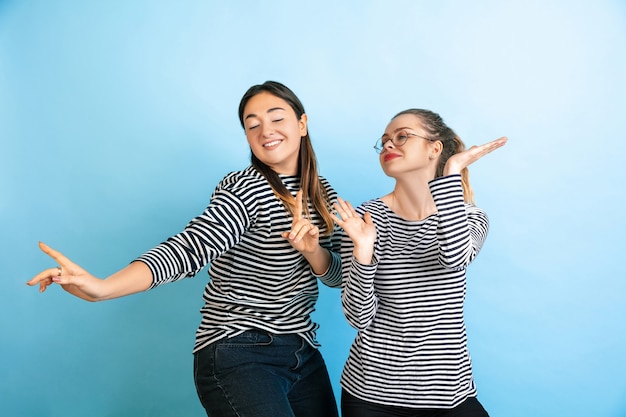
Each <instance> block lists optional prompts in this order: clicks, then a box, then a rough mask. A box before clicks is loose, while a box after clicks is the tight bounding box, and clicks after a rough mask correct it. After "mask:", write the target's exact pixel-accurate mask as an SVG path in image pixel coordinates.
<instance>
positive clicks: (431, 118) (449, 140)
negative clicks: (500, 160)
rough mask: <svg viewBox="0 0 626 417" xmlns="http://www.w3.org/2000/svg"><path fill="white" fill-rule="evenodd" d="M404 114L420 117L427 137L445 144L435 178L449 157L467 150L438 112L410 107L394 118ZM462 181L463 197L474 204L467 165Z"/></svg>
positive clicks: (439, 175)
mask: <svg viewBox="0 0 626 417" xmlns="http://www.w3.org/2000/svg"><path fill="white" fill-rule="evenodd" d="M403 114H412V115H414V116H416V117H418V118H419V119H420V120H421V122H422V125H423V127H424V129H425V130H426V132H427V136H428V137H427V139H428V140H430V141H431V142H436V141H439V142H441V144H442V145H443V151H442V152H441V155H440V156H439V161H438V162H437V171H436V173H435V178H439V177H441V176H443V169H444V167H445V166H446V162H448V159H449V158H450V157H451V156H452V155H454V154H457V153H459V152H463V151H464V150H465V144H464V143H463V141H462V140H461V138H459V136H458V135H457V134H456V133H455V132H454V130H452V129H451V128H450V127H448V125H446V123H445V122H444V121H443V119H442V118H441V116H439V115H438V114H437V113H435V112H432V111H430V110H425V109H408V110H404V111H401V112H400V113H398V114H396V115H395V116H394V117H393V118H392V120H393V119H395V118H396V117H398V116H401V115H403ZM461 183H462V184H463V199H464V200H465V202H466V203H470V204H474V192H473V191H472V187H471V186H470V182H469V170H468V169H467V167H465V168H463V169H462V170H461Z"/></svg>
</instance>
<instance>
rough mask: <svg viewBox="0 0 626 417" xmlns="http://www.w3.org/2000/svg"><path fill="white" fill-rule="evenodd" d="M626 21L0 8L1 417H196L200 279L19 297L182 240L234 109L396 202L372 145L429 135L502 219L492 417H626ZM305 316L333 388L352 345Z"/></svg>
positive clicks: (184, 2)
mask: <svg viewBox="0 0 626 417" xmlns="http://www.w3.org/2000/svg"><path fill="white" fill-rule="evenodd" d="M624 74H626V5H625V3H624V2H623V1H620V0H613V1H611V0H595V1H593V2H592V1H565V0H563V1H558V0H557V1H534V0H532V1H528V0H519V1H496V0H493V1H480V0H479V1H476V2H464V1H452V0H444V1H437V2H434V1H426V0H424V1H414V0H406V1H397V0H384V1H373V0H366V1H356V0H355V1H352V2H339V1H329V0H318V1H315V2H304V3H303V2H292V1H286V0H277V1H273V2H261V1H233V2H217V1H199V0H197V1H194V0H179V1H176V2H172V1H156V0H151V1H106V2H105V1H101V2H95V1H69V0H68V1H66V0H57V1H43V0H33V1H21V2H18V1H11V0H5V1H0V230H1V236H2V239H0V254H1V261H2V262H1V263H0V271H1V275H2V279H1V280H0V306H1V307H0V308H1V311H2V314H0V334H1V335H2V343H0V413H2V414H3V415H7V416H37V417H39V416H63V417H72V416H77V417H78V416H80V417H84V416H90V417H98V416H116V417H120V416H121V417H124V416H132V417H137V416H176V417H178V416H182V415H185V416H201V415H203V411H202V409H201V407H200V404H199V401H198V400H197V398H196V394H195V389H194V386H193V378H192V373H191V368H192V356H191V348H192V345H193V340H194V332H195V329H196V326H197V325H198V323H199V320H200V315H199V312H198V310H199V308H200V307H201V304H202V302H201V292H202V288H203V287H204V285H205V284H206V281H207V275H206V272H205V271H203V272H202V273H201V274H199V275H198V276H197V277H196V278H194V279H189V280H184V281H183V282H179V283H176V284H172V285H167V286H165V287H162V288H158V289H156V290H154V291H151V292H148V293H142V294H137V295H133V296H130V297H127V298H123V299H118V300H113V301H109V302H104V303H96V304H90V303H86V302H84V301H81V300H78V299H75V298H73V297H70V296H69V295H68V294H66V293H64V292H63V291H62V290H61V289H60V288H58V287H52V288H51V289H50V290H49V291H48V292H47V293H46V294H43V295H41V294H39V293H38V292H37V289H35V288H29V287H27V286H26V285H25V284H24V283H25V281H26V280H28V279H30V277H32V276H33V275H34V274H36V273H37V272H39V271H40V270H42V269H44V268H48V267H52V266H54V263H53V262H51V260H50V259H48V258H47V257H46V256H45V255H43V254H42V253H41V252H40V251H39V250H38V248H37V241H39V240H41V241H44V242H46V243H48V244H49V245H51V246H52V247H54V248H57V249H59V250H61V251H63V252H64V253H65V254H66V255H67V256H69V257H70V258H71V259H73V260H74V261H76V262H77V263H79V264H80V265H82V266H84V267H85V268H87V269H88V270H90V271H91V272H92V273H94V274H96V275H98V276H102V277H104V276H106V275H108V274H110V273H112V272H113V271H115V270H117V269H119V268H121V267H123V266H124V265H126V264H127V263H128V262H129V261H131V260H132V259H133V258H134V257H135V256H137V255H139V254H141V253H142V252H143V251H145V250H147V249H149V248H150V247H152V246H153V245H155V244H157V243H159V242H160V241H162V240H164V239H165V238H167V237H168V236H169V235H171V234H174V233H176V232H177V231H179V230H180V229H181V228H182V227H183V226H184V225H185V224H186V222H187V221H188V220H189V219H190V218H192V217H193V216H195V215H196V214H198V213H200V212H201V211H202V210H203V209H204V207H205V205H206V204H207V203H208V199H209V196H210V194H211V192H212V190H213V188H214V186H215V185H216V184H217V182H218V180H219V179H220V178H221V177H222V176H223V175H225V174H226V173H227V172H229V171H232V170H235V169H240V168H243V167H245V166H246V165H247V164H248V160H249V150H248V147H247V143H246V141H245V137H244V135H243V131H242V130H241V128H240V127H239V123H238V120H237V115H236V113H237V105H238V102H239V99H240V97H241V95H242V94H243V93H244V91H245V90H246V89H247V88H248V87H249V86H250V85H252V84H257V83H260V82H263V81H265V80H268V79H272V80H278V81H281V82H283V83H285V84H287V85H288V86H290V87H291V88H292V89H293V90H294V91H295V92H296V93H297V94H298V95H299V96H300V98H301V99H302V101H303V102H304V104H305V107H306V109H307V112H308V114H309V120H310V125H309V128H310V132H311V135H312V138H313V142H314V146H315V147H316V150H317V154H318V159H319V162H320V166H321V171H322V174H323V175H325V176H326V177H327V178H328V179H329V180H330V181H331V182H332V184H333V185H334V186H335V188H336V189H337V190H338V191H339V193H340V194H341V195H342V196H343V197H344V198H346V199H348V200H350V201H351V202H353V203H355V204H358V203H361V202H362V201H364V200H367V199H370V198H372V197H376V196H380V195H382V194H384V193H387V192H388V191H389V190H390V187H391V185H392V182H391V181H390V180H389V179H387V178H386V177H385V176H384V174H383V173H382V170H381V169H380V168H379V166H378V162H377V157H376V154H375V153H374V151H373V150H372V145H373V144H374V141H375V139H376V138H377V137H378V136H379V135H380V134H381V133H382V131H383V129H384V127H385V125H386V123H387V122H388V120H389V119H390V118H391V116H392V115H393V114H395V113H396V112H397V111H399V110H403V109H405V108H408V107H423V108H428V109H432V110H434V111H437V112H439V113H440V114H441V115H442V116H443V117H444V118H445V120H446V121H447V122H448V124H449V125H451V126H452V127H453V128H454V129H455V130H456V131H457V132H458V133H459V135H460V136H461V137H462V138H463V139H464V140H465V142H466V143H467V144H468V145H472V144H480V143H484V142H486V141H488V140H492V139H494V138H496V137H499V136H503V135H506V136H508V137H509V138H510V139H509V143H508V144H507V145H506V146H505V147H504V148H503V149H501V150H498V151H497V152H496V153H494V154H492V155H489V156H488V157H486V158H485V159H484V160H482V161H480V162H479V163H478V164H476V165H474V166H472V167H471V180H472V185H473V188H474V190H475V193H476V200H477V204H478V205H479V206H481V207H482V208H484V209H485V210H486V211H487V212H488V214H489V216H490V219H491V230H490V235H489V237H488V239H487V242H486V244H485V246H484V248H483V251H482V253H481V254H480V255H479V257H478V258H477V259H476V261H475V263H474V264H473V265H472V266H471V267H470V269H469V282H468V296H467V309H466V312H467V323H468V329H469V343H470V348H471V351H472V357H473V361H474V367H475V376H476V382H477V385H478V389H479V398H480V400H481V401H482V402H483V403H484V405H485V407H486V408H487V409H488V411H489V412H490V414H491V415H492V416H494V417H529V416H533V417H542V416H546V417H547V416H567V417H577V416H581V417H582V416H585V417H586V416H590V415H593V416H602V417H618V416H626V378H625V377H624V375H625V374H626V361H624V353H625V350H626V332H625V330H626V326H625V324H624V318H625V315H626V314H625V313H626V303H625V301H626V280H625V279H624V278H625V273H624V268H623V264H622V256H624V255H623V251H624V249H625V246H626V245H625V244H624V234H625V232H626V228H625V223H626V222H625V217H626V216H624V210H623V197H624V182H625V180H626V175H625V168H624V166H625V164H624V155H625V150H626V146H625V145H624V143H625V139H624V132H625V131H626V117H625V116H626V99H625V96H626V81H625V79H624ZM316 319H317V321H319V322H320V324H321V330H320V332H319V338H320V341H321V342H322V344H323V348H322V351H323V354H324V356H325V358H326V360H327V362H328V366H329V369H330V372H331V377H332V379H333V383H334V385H335V388H336V389H337V392H338V389H339V387H338V380H339V375H340V372H341V368H342V365H343V362H344V360H345V358H346V355H347V352H348V347H349V344H350V342H351V340H352V338H353V336H354V332H353V331H352V330H351V329H350V328H349V327H348V326H347V324H346V323H345V320H344V318H343V314H342V312H341V307H340V303H339V292H338V291H337V290H322V293H321V297H320V302H319V304H318V310H317V312H316Z"/></svg>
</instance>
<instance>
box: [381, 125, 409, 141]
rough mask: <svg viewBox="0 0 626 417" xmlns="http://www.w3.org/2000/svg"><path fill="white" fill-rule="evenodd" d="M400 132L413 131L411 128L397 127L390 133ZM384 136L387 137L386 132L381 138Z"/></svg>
mask: <svg viewBox="0 0 626 417" xmlns="http://www.w3.org/2000/svg"><path fill="white" fill-rule="evenodd" d="M400 130H414V129H413V128H412V127H399V128H397V129H394V130H393V132H392V133H396V132H398V131H400ZM384 136H389V134H388V133H387V132H385V133H383V134H382V136H381V138H382V137H384Z"/></svg>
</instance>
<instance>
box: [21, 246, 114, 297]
mask: <svg viewBox="0 0 626 417" xmlns="http://www.w3.org/2000/svg"><path fill="white" fill-rule="evenodd" d="M39 248H40V249H41V250H42V251H43V252H44V253H45V254H46V255H48V256H50V257H51V258H52V259H54V260H55V261H56V262H57V264H58V265H59V266H58V267H56V268H48V269H45V270H43V271H41V272H40V273H39V274H37V275H36V276H35V277H34V278H32V279H31V280H30V281H28V282H26V284H27V285H29V286H31V287H33V286H35V285H39V292H44V291H45V290H46V289H47V288H48V287H49V286H50V285H52V284H60V285H61V287H63V289H64V290H65V291H67V292H69V293H71V294H73V295H75V296H77V297H80V298H82V299H84V300H89V301H94V300H95V299H96V298H97V296H96V294H97V287H98V285H100V283H101V282H102V280H100V279H98V278H96V277H94V276H93V275H91V274H90V273H88V272H87V271H85V270H84V269H83V268H81V267H80V266H78V265H77V264H75V263H74V262H72V261H70V260H69V259H68V258H66V257H65V256H64V255H63V254H62V253H61V252H59V251H57V250H54V249H52V248H51V247H50V246H48V245H46V244H45V243H43V242H39Z"/></svg>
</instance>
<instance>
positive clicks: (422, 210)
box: [382, 182, 437, 221]
mask: <svg viewBox="0 0 626 417" xmlns="http://www.w3.org/2000/svg"><path fill="white" fill-rule="evenodd" d="M382 200H383V202H384V203H385V204H386V205H387V207H389V208H390V209H391V211H393V212H394V213H396V214H397V215H398V216H400V217H402V218H403V219H405V220H409V221H417V220H423V219H425V218H426V217H428V216H431V215H433V214H435V213H437V207H436V206H435V200H433V197H432V195H431V194H430V189H429V188H428V186H427V185H426V186H417V187H416V186H412V187H411V186H408V185H407V184H404V183H401V182H396V186H395V188H394V189H393V191H392V192H391V193H389V194H387V195H386V196H384V197H383V198H382Z"/></svg>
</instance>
